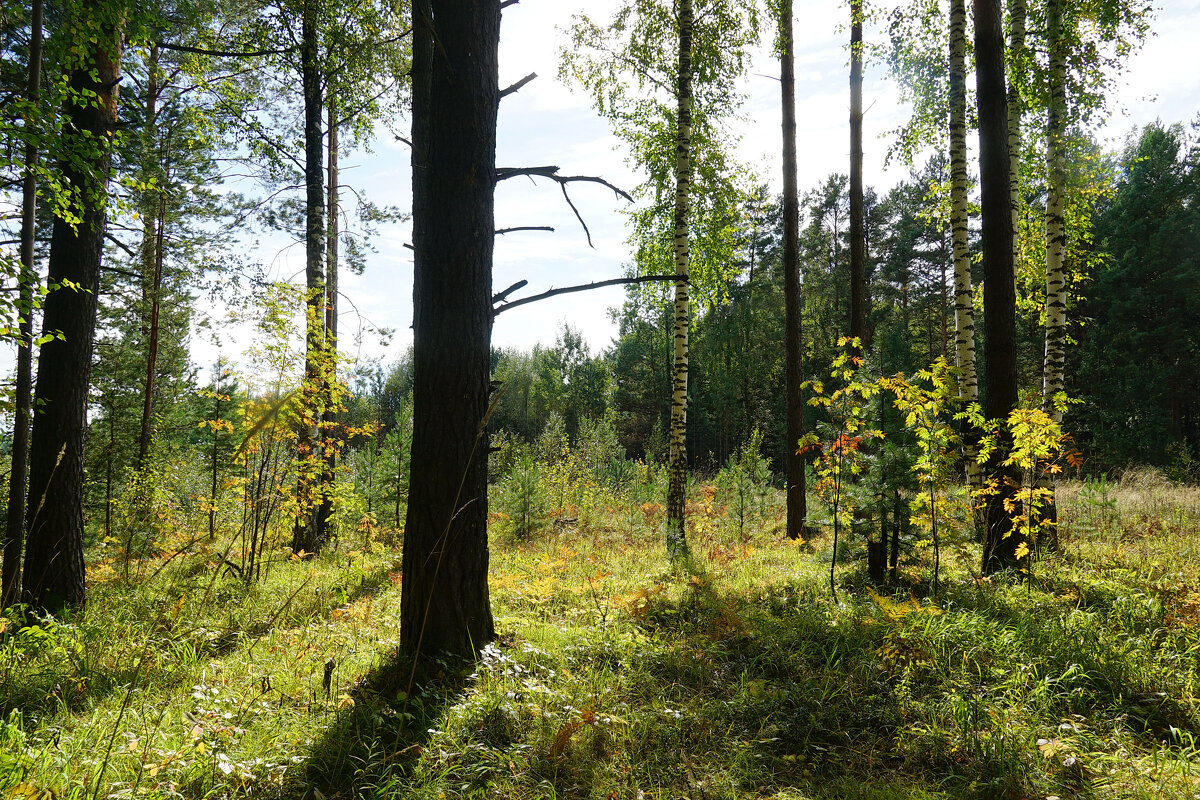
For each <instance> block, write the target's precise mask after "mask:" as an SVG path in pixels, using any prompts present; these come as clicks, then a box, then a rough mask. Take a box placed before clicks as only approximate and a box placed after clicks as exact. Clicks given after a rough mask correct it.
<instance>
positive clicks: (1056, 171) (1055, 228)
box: [1041, 0, 1067, 550]
mask: <svg viewBox="0 0 1200 800" xmlns="http://www.w3.org/2000/svg"><path fill="white" fill-rule="evenodd" d="M1046 34H1047V39H1048V42H1047V45H1048V48H1049V51H1050V57H1049V64H1048V67H1049V68H1048V70H1047V73H1048V78H1049V90H1050V91H1049V93H1050V98H1049V99H1050V103H1049V106H1048V108H1047V114H1046V352H1045V361H1044V363H1043V367H1042V410H1043V411H1045V412H1046V413H1047V414H1049V415H1050V417H1051V418H1052V419H1053V420H1054V421H1055V422H1057V423H1062V412H1061V411H1060V410H1059V406H1058V404H1057V403H1056V402H1055V399H1056V397H1057V396H1058V395H1059V394H1060V393H1061V392H1062V391H1063V372H1064V370H1065V367H1066V363H1065V361H1066V352H1065V351H1066V339H1067V278H1066V269H1065V265H1064V258H1065V255H1066V249H1067V232H1066V223H1065V219H1064V215H1065V210H1066V183H1067V168H1066V140H1067V48H1066V40H1065V37H1064V36H1063V4H1062V0H1047V3H1046ZM1043 483H1044V484H1045V486H1044V487H1043V488H1047V489H1049V490H1050V499H1049V501H1048V503H1047V505H1046V507H1044V508H1043V509H1042V515H1041V516H1042V520H1041V521H1042V524H1043V526H1044V527H1043V533H1044V535H1045V541H1046V543H1047V546H1048V547H1049V549H1051V550H1057V549H1058V535H1057V529H1058V525H1057V523H1058V508H1057V505H1056V503H1055V497H1054V482H1053V481H1052V480H1050V479H1049V477H1047V478H1046V479H1045V480H1044V481H1043Z"/></svg>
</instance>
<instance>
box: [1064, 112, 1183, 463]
mask: <svg viewBox="0 0 1200 800" xmlns="http://www.w3.org/2000/svg"><path fill="white" fill-rule="evenodd" d="M1197 159H1198V151H1197V149H1196V147H1195V146H1194V144H1193V143H1192V142H1191V141H1190V140H1189V139H1188V137H1187V136H1186V135H1185V133H1184V131H1183V129H1182V128H1180V127H1179V126H1175V127H1171V128H1164V127H1162V126H1160V125H1150V126H1148V127H1146V128H1145V129H1144V130H1143V131H1141V132H1140V133H1138V134H1137V135H1135V136H1133V137H1131V138H1130V140H1129V141H1128V142H1127V144H1126V148H1125V151H1124V153H1123V155H1122V158H1121V167H1120V172H1119V177H1118V180H1117V185H1116V191H1115V193H1114V194H1113V196H1112V198H1111V200H1110V201H1108V202H1106V203H1105V204H1104V205H1103V206H1102V208H1101V213H1100V216H1099V219H1098V220H1097V223H1096V241H1097V243H1098V247H1099V248H1100V249H1101V250H1103V251H1104V252H1106V253H1108V254H1110V256H1111V258H1110V260H1109V261H1107V262H1106V263H1105V264H1104V265H1103V267H1102V268H1101V269H1099V270H1097V272H1096V273H1095V274H1094V276H1093V280H1092V286H1091V288H1090V291H1089V292H1088V294H1089V300H1088V305H1087V310H1088V316H1089V317H1090V318H1091V322H1090V324H1089V325H1088V326H1087V327H1086V328H1084V329H1083V330H1082V331H1081V335H1080V340H1081V341H1080V351H1079V355H1078V371H1077V373H1076V374H1075V376H1074V380H1072V381H1071V382H1070V383H1069V384H1068V387H1067V390H1068V392H1070V393H1072V394H1073V395H1075V396H1078V397H1079V398H1080V399H1081V400H1082V401H1083V404H1082V405H1081V406H1080V408H1079V412H1080V413H1077V414H1075V415H1074V416H1073V418H1072V421H1071V426H1072V428H1073V429H1074V430H1075V432H1076V438H1077V440H1078V442H1079V444H1080V447H1081V448H1082V449H1083V450H1084V452H1085V453H1086V454H1087V455H1088V457H1089V460H1088V461H1087V462H1086V467H1087V469H1088V470H1089V471H1090V472H1092V473H1099V472H1102V471H1112V470H1114V469H1116V468H1120V467H1124V466H1126V465H1129V464H1135V463H1136V464H1151V465H1155V466H1163V465H1165V464H1166V463H1168V459H1169V456H1168V447H1169V446H1170V445H1172V443H1177V442H1183V441H1185V440H1186V441H1187V443H1188V445H1187V446H1188V447H1189V448H1190V451H1191V453H1192V454H1193V455H1192V456H1191V457H1194V454H1195V447H1196V443H1197V442H1200V429H1198V428H1197V422H1196V421H1197V420H1198V419H1200V415H1197V414H1196V412H1195V408H1196V406H1195V402H1196V401H1195V398H1196V397H1200V383H1198V382H1197V381H1198V380H1200V378H1198V376H1200V363H1198V362H1197V360H1196V359H1197V355H1196V354H1197V353H1200V340H1198V339H1197V336H1200V334H1198V333H1197V331H1200V316H1198V314H1200V311H1198V309H1197V304H1196V303H1194V302H1191V298H1193V297H1196V296H1197V293H1198V292H1200V256H1198V255H1197V254H1200V210H1198V209H1200V202H1197V200H1198V198H1200V171H1197V164H1198V161H1197Z"/></svg>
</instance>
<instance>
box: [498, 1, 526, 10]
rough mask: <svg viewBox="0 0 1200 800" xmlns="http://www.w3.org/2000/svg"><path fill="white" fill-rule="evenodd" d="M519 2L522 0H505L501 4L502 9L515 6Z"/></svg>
mask: <svg viewBox="0 0 1200 800" xmlns="http://www.w3.org/2000/svg"><path fill="white" fill-rule="evenodd" d="M519 2H521V0H504V2H503V3H501V4H500V10H501V11H503V10H504V9H506V8H508V7H509V6H515V5H516V4H517V3H519Z"/></svg>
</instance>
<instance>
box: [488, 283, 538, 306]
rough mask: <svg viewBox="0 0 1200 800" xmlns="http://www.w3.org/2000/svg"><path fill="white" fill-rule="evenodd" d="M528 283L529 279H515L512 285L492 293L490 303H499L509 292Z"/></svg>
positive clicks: (522, 287)
mask: <svg viewBox="0 0 1200 800" xmlns="http://www.w3.org/2000/svg"><path fill="white" fill-rule="evenodd" d="M528 285H529V281H527V280H519V281H517V282H516V283H514V284H513V285H512V286H510V287H508V288H507V289H505V290H504V291H503V292H500V293H499V294H494V295H492V305H495V304H496V303H499V302H500V301H501V300H503V299H504V298H506V297H508V296H509V295H510V294H512V293H513V292H515V291H516V290H517V289H524V288H525V287H526V286H528Z"/></svg>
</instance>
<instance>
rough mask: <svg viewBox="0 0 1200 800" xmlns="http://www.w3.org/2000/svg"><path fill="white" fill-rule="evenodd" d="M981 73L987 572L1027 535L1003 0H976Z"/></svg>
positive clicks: (1007, 562) (1010, 561) (1016, 562)
mask: <svg viewBox="0 0 1200 800" xmlns="http://www.w3.org/2000/svg"><path fill="white" fill-rule="evenodd" d="M974 10H975V74H976V98H977V101H978V105H979V182H980V194H981V207H982V232H983V265H984V266H983V269H984V278H983V289H984V315H983V324H984V333H985V336H986V339H985V350H984V360H985V364H986V369H985V371H984V390H985V392H986V396H985V405H984V413H985V415H986V416H987V418H988V420H990V421H991V422H992V423H993V424H997V425H999V426H1000V430H1001V432H1002V433H1001V437H1000V442H999V446H998V447H997V448H996V449H995V450H994V451H993V453H992V455H991V457H990V458H989V460H988V463H987V466H986V468H987V474H988V477H989V481H990V482H991V483H993V484H994V490H993V491H992V493H991V494H989V495H988V497H987V501H986V507H985V510H984V514H985V524H986V531H985V534H984V543H983V572H984V574H992V573H994V572H997V571H1000V570H1003V569H1010V568H1015V567H1018V566H1020V564H1021V561H1022V559H1019V558H1018V557H1017V552H1018V547H1019V545H1020V544H1021V543H1022V542H1023V541H1024V539H1023V537H1022V536H1021V534H1020V533H1019V532H1017V531H1014V530H1013V527H1012V520H1011V519H1010V517H1009V515H1008V511H1007V509H1006V508H1005V505H1006V503H1005V501H1006V500H1009V499H1010V498H1012V497H1013V494H1014V489H1013V485H1014V484H1013V483H1012V482H1011V481H1012V479H1013V478H1014V477H1015V476H1014V475H1012V473H1011V469H1009V468H1005V467H1003V466H1002V465H1001V462H1002V461H1003V460H1004V459H1005V457H1006V456H1007V453H1008V450H1009V448H1010V444H1011V443H1010V442H1009V441H1008V440H1007V437H1006V436H1005V435H1004V433H1003V431H1004V430H1005V429H1006V426H1007V422H1008V416H1009V413H1010V412H1011V411H1012V410H1013V409H1014V408H1015V407H1016V405H1017V357H1016V356H1017V352H1016V294H1015V291H1014V286H1013V247H1012V244H1013V227H1012V204H1011V196H1010V192H1009V188H1010V186H1009V181H1010V173H1009V166H1010V164H1009V157H1008V108H1007V106H1008V98H1007V95H1006V94H1005V86H1004V33H1003V28H1002V25H1001V14H1000V5H999V0H975V9H974Z"/></svg>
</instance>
